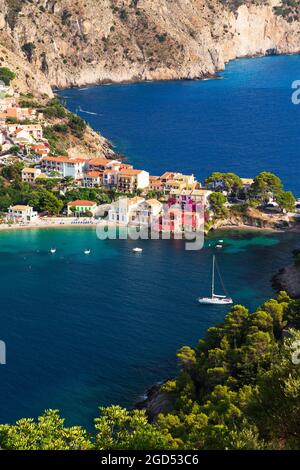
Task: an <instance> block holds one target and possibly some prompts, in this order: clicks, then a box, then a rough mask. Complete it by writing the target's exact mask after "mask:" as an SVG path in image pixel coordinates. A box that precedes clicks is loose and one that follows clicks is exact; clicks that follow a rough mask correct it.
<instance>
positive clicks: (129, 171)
mask: <svg viewBox="0 0 300 470" xmlns="http://www.w3.org/2000/svg"><path fill="white" fill-rule="evenodd" d="M142 171H143V170H134V169H130V168H128V169H125V170H121V171H120V173H119V174H120V175H121V176H137V175H139V174H140V173H142Z"/></svg>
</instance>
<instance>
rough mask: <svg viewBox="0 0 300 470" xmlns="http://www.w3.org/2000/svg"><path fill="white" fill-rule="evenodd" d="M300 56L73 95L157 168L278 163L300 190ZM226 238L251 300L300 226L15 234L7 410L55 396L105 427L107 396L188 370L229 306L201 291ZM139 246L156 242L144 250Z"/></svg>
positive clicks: (7, 329) (0, 406) (5, 283)
mask: <svg viewBox="0 0 300 470" xmlns="http://www.w3.org/2000/svg"><path fill="white" fill-rule="evenodd" d="M299 65H300V58H299V57H274V58H266V59H254V60H239V61H236V62H234V63H231V64H229V65H228V67H227V69H226V71H225V72H224V73H223V74H222V77H223V79H220V80H211V81H205V82H164V83H152V84H148V83H146V84H136V85H133V84H130V85H113V86H101V87H92V88H88V89H86V90H80V89H73V90H64V91H63V92H62V94H63V95H64V96H68V97H69V98H68V106H69V108H70V109H73V110H74V109H76V108H78V107H79V106H81V109H82V110H84V111H88V112H92V113H95V112H96V113H97V114H99V115H97V116H96V115H94V114H87V113H85V117H86V119H88V120H89V122H90V123H91V124H92V125H93V126H94V127H95V128H97V129H101V130H102V132H103V133H104V135H106V136H107V137H109V138H111V139H112V140H113V142H114V143H115V145H116V148H117V150H118V151H121V152H126V153H127V154H128V156H129V159H130V161H133V162H134V163H135V165H136V166H139V167H142V168H148V169H149V170H150V171H151V172H152V173H154V174H161V173H162V172H163V171H164V170H165V169H167V168H171V169H172V168H174V169H178V170H182V171H186V172H190V171H193V172H194V173H195V174H197V176H198V177H199V178H204V177H205V176H206V175H207V174H208V173H209V172H210V171H213V170H221V171H236V172H237V173H239V174H241V175H242V176H253V175H255V174H256V173H258V172H259V171H261V170H272V171H276V172H277V173H278V174H279V175H280V176H281V177H282V179H283V180H284V181H285V183H286V185H287V187H288V188H290V189H293V190H296V188H297V186H298V180H299V172H300V165H299V160H298V159H297V158H298V148H299V133H298V132H297V128H298V124H299V122H300V121H299V113H300V108H298V107H297V106H293V105H292V104H291V102H290V94H291V89H290V83H291V81H292V80H294V79H297V78H299V76H297V72H298V70H299ZM82 115H83V113H82ZM293 157H295V158H294V159H293ZM219 239H223V240H224V242H223V244H224V248H223V249H222V250H219V251H218V255H217V256H218V262H219V266H220V269H221V272H222V275H223V280H224V281H225V284H226V287H227V290H228V292H229V294H230V295H231V296H232V297H233V298H234V300H235V302H236V303H242V304H245V305H246V306H248V307H249V308H250V309H254V308H256V307H257V306H258V305H259V304H261V303H262V302H263V301H264V300H265V299H267V298H268V297H270V296H272V295H273V290H272V287H271V282H270V279H271V277H272V275H273V274H274V273H275V272H276V271H277V270H278V269H279V268H281V267H282V266H284V265H286V264H288V263H290V262H291V260H292V254H291V252H292V250H293V249H294V248H296V247H299V237H298V236H297V235H296V234H292V233H287V234H281V233H273V234H266V233H263V232H259V233H257V232H253V231H251V232H234V231H228V232H220V233H214V234H213V235H210V236H209V237H208V238H207V240H206V245H205V248H204V249H203V250H201V251H186V250H185V249H184V242H183V241H180V240H169V241H168V240H164V241H163V240H144V241H140V242H136V241H135V242H133V241H130V240H102V241H100V240H99V239H98V238H97V236H96V231H95V229H93V228H72V229H67V228H61V229H57V230H54V229H45V230H40V231H38V230H32V231H19V232H17V231H11V232H1V233H0V261H1V263H0V276H1V282H0V298H1V313H0V339H1V340H2V341H5V343H6V346H7V364H6V365H3V366H2V365H1V366H0V397H1V400H0V422H2V423H3V422H13V421H15V420H16V419H18V418H20V417H29V416H31V417H35V416H38V415H39V414H41V413H42V411H43V410H44V409H46V408H55V409H60V410H61V413H62V415H63V416H64V417H65V418H66V422H67V423H68V424H82V425H85V426H87V427H89V428H91V426H92V422H93V418H95V417H96V416H97V414H98V407H99V406H105V405H110V404H112V403H113V404H121V405H124V406H128V407H131V406H133V405H134V403H135V402H136V401H137V400H139V399H140V398H141V397H142V395H143V394H144V393H145V391H146V390H147V388H149V387H150V386H151V385H152V384H154V383H156V382H157V381H160V380H164V379H165V378H168V377H170V376H173V375H175V374H176V372H177V365H176V358H175V354H176V350H177V349H178V348H180V347H181V346H182V345H184V344H189V345H195V344H196V343H197V341H198V339H199V338H200V337H202V336H203V335H204V334H205V332H206V330H207V328H208V327H209V326H211V325H214V324H216V323H218V322H221V321H222V319H223V317H224V315H225V314H226V312H227V308H226V307H216V306H201V305H199V304H198V303H197V301H196V298H197V297H198V296H203V295H206V294H208V293H209V291H210V287H211V286H210V279H211V263H212V256H213V254H214V253H216V248H215V245H216V244H217V243H218V240H219ZM137 244H138V246H141V247H142V248H143V253H141V254H134V253H133V252H132V248H133V247H134V246H137ZM52 246H56V247H57V252H56V254H54V255H51V254H50V253H49V250H50V248H51V247H52ZM86 248H90V249H91V254H90V255H89V256H86V255H84V253H83V252H84V250H85V249H86ZM216 287H217V289H218V290H219V289H220V288H221V287H220V285H219V284H218V285H217V286H216Z"/></svg>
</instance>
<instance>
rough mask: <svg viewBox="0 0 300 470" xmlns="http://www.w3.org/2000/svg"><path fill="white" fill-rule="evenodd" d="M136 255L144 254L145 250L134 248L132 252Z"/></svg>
mask: <svg viewBox="0 0 300 470" xmlns="http://www.w3.org/2000/svg"><path fill="white" fill-rule="evenodd" d="M132 251H133V252H134V253H142V251H143V249H142V248H133V250H132Z"/></svg>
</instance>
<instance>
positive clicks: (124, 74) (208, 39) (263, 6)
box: [0, 0, 300, 94]
mask: <svg viewBox="0 0 300 470" xmlns="http://www.w3.org/2000/svg"><path fill="white" fill-rule="evenodd" d="M280 1H281V0H256V1H254V0H238V1H235V0H229V1H227V0H101V1H98V0H30V1H29V0H0V42H1V55H0V63H1V64H2V65H9V66H11V67H12V68H15V69H16V71H17V72H18V76H19V86H20V87H22V86H23V87H24V86H28V87H29V88H30V87H31V88H32V89H34V90H38V91H40V92H41V93H48V94H51V90H50V87H49V84H50V85H51V86H52V87H66V86H73V85H85V84H91V83H99V82H106V81H116V82H119V81H130V80H153V79H154V80H155V79H181V78H191V79H194V78H201V77H203V76H206V75H210V74H213V73H215V71H216V70H220V69H223V68H224V65H225V63H226V62H227V61H229V60H230V59H234V58H236V57H240V56H253V55H257V54H266V53H273V52H278V53H297V52H299V50H300V22H299V20H298V17H297V15H296V14H292V13H288V14H287V13H284V11H285V10H282V9H281V10H280V8H281V7H280ZM241 3H243V4H242V5H241V6H239V7H236V6H235V4H238V5H240V4H241ZM278 5H279V6H278ZM276 6H277V14H276V12H275V9H276ZM274 7H275V9H274ZM278 12H279V13H281V14H278ZM282 13H283V14H282Z"/></svg>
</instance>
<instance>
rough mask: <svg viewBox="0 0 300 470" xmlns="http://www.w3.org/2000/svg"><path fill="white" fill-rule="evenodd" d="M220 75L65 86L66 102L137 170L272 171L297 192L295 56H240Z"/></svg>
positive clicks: (299, 62)
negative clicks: (209, 77) (217, 77)
mask: <svg viewBox="0 0 300 470" xmlns="http://www.w3.org/2000/svg"><path fill="white" fill-rule="evenodd" d="M220 76H221V77H222V79H221V80H207V81H177V82H176V81H175V82H157V83H139V84H129V85H111V86H98V87H91V88H85V89H73V90H65V91H63V92H61V95H62V96H63V97H65V99H66V102H67V105H68V107H69V108H70V109H71V110H73V111H76V110H77V109H78V108H79V107H80V109H82V110H83V111H88V112H92V113H96V114H87V113H86V112H79V114H80V115H81V116H82V117H83V118H85V119H86V120H88V121H89V122H90V123H91V125H92V126H93V127H94V128H95V129H97V130H99V131H101V132H102V133H103V134H104V135H105V136H106V137H108V138H109V139H111V140H112V142H113V143H114V144H115V146H116V149H117V150H118V151H120V152H121V153H124V154H126V155H128V156H129V158H130V160H131V161H132V162H134V164H135V165H136V167H137V168H144V169H147V170H149V171H150V172H151V173H152V174H154V175H156V174H157V175H160V174H161V173H162V172H163V171H165V170H169V169H170V170H173V169H174V170H177V171H183V172H187V173H192V172H193V173H194V174H196V175H197V177H198V178H199V179H200V180H203V179H204V178H205V177H206V176H207V175H208V174H209V173H211V172H212V171H216V170H217V171H224V172H225V171H233V172H236V173H237V174H239V175H240V176H242V177H253V176H255V175H256V174H257V173H259V172H260V171H273V172H275V173H276V174H278V176H280V177H281V178H282V180H283V182H284V183H285V185H286V188H288V189H289V190H293V191H294V192H295V194H296V195H298V196H299V197H300V184H299V181H300V162H299V159H300V154H299V149H300V105H298V106H295V105H293V104H292V102H291V94H292V89H291V84H292V82H293V81H294V80H300V56H277V57H264V58H257V59H240V60H236V61H234V62H231V63H229V64H228V65H227V67H226V71H225V72H224V73H221V74H220Z"/></svg>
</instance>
